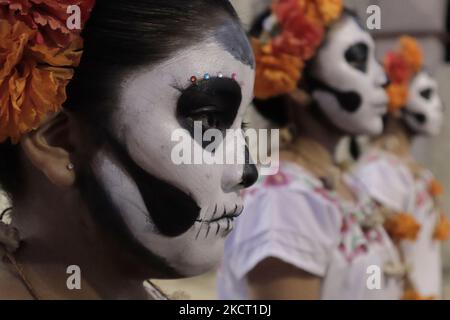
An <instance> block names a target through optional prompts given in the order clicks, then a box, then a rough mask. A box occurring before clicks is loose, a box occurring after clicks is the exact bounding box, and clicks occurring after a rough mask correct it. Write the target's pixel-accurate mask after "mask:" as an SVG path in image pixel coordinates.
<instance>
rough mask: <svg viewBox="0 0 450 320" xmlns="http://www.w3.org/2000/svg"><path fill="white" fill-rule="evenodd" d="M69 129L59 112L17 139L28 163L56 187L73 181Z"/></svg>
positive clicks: (66, 185)
mask: <svg viewBox="0 0 450 320" xmlns="http://www.w3.org/2000/svg"><path fill="white" fill-rule="evenodd" d="M69 132H70V130H69V119H68V116H67V114H65V113H64V112H61V113H59V114H58V115H56V116H54V117H52V118H49V119H48V120H47V121H46V122H45V123H44V124H42V125H41V126H40V127H39V128H38V129H36V130H34V131H32V132H30V133H28V134H27V135H25V136H24V137H23V138H22V139H21V142H20V145H21V147H22V149H23V151H24V153H25V155H26V156H27V157H28V159H29V160H30V162H31V163H32V164H33V165H34V166H35V167H36V168H37V169H38V170H40V171H41V172H42V173H44V174H45V176H46V177H47V178H48V179H49V180H50V181H51V182H52V183H53V184H55V185H57V186H59V187H70V186H72V185H73V184H74V183H75V170H74V166H73V164H72V162H71V159H70V151H71V150H72V147H71V144H70V139H69Z"/></svg>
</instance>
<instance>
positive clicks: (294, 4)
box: [272, 0, 301, 26]
mask: <svg viewBox="0 0 450 320" xmlns="http://www.w3.org/2000/svg"><path fill="white" fill-rule="evenodd" d="M300 8H301V7H300V3H299V0H278V1H274V2H273V4H272V12H273V13H274V14H275V16H276V17H277V20H278V21H279V23H280V24H281V26H284V23H285V22H286V20H288V19H289V18H290V17H289V16H290V15H292V13H293V12H294V13H295V12H298V10H299V9H300ZM288 17H289V18H288Z"/></svg>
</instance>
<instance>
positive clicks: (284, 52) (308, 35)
mask: <svg viewBox="0 0 450 320" xmlns="http://www.w3.org/2000/svg"><path fill="white" fill-rule="evenodd" d="M342 10H343V4H342V0H274V1H273V3H272V14H271V15H270V16H269V17H268V18H267V19H266V20H265V21H264V23H263V32H262V34H261V37H260V38H258V39H257V38H253V39H252V45H253V50H254V52H255V56H256V84H255V97H256V98H259V99H268V98H271V97H275V96H278V95H282V94H286V93H289V92H291V91H293V90H294V89H295V88H296V87H297V83H298V82H299V80H300V78H301V74H302V71H303V68H304V66H305V63H306V62H307V61H308V60H310V59H311V58H312V57H313V56H314V55H315V53H316V51H317V49H318V48H319V46H320V45H321V43H322V41H323V38H324V35H325V29H326V27H328V26H329V25H330V24H332V23H333V22H334V21H336V20H337V19H338V18H339V17H340V16H341V14H342Z"/></svg>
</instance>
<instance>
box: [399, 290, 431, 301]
mask: <svg viewBox="0 0 450 320" xmlns="http://www.w3.org/2000/svg"><path fill="white" fill-rule="evenodd" d="M402 300H436V297H434V296H421V295H420V294H419V293H418V292H417V291H416V290H414V289H408V290H406V291H405V292H404V293H403V296H402Z"/></svg>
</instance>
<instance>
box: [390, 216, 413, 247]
mask: <svg viewBox="0 0 450 320" xmlns="http://www.w3.org/2000/svg"><path fill="white" fill-rule="evenodd" d="M384 228H385V229H386V231H387V233H388V234H389V235H390V236H391V238H392V239H393V240H394V241H396V242H397V241H401V240H416V239H417V235H418V233H419V231H420V224H419V223H417V221H416V219H414V217H413V216H412V215H410V214H407V213H398V214H394V215H392V216H391V217H389V218H388V219H386V221H385V223H384Z"/></svg>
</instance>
